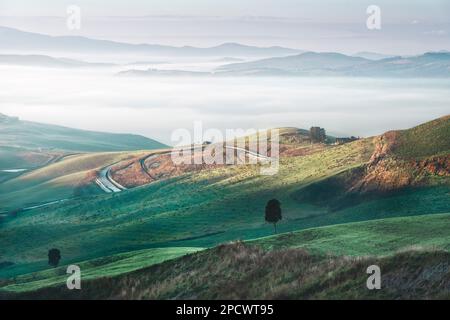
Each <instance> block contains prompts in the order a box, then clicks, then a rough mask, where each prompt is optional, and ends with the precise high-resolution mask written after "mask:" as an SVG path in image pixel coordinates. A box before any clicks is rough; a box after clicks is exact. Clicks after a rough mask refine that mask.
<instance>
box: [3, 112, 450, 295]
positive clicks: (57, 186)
mask: <svg viewBox="0 0 450 320" xmlns="http://www.w3.org/2000/svg"><path fill="white" fill-rule="evenodd" d="M433 123H434V126H430V125H427V124H426V125H424V126H420V127H417V128H413V129H411V130H407V131H401V132H398V133H396V134H395V135H393V136H394V137H395V139H396V140H395V141H388V142H387V143H391V145H389V148H386V149H387V150H388V151H386V150H384V151H383V150H381V149H382V147H383V143H385V141H383V140H382V139H381V140H380V137H377V138H376V139H373V138H367V139H361V140H358V141H355V142H352V143H348V144H344V145H323V146H321V148H319V149H315V152H313V153H311V154H306V155H302V156H295V157H282V158H281V160H280V169H279V172H278V173H277V174H276V175H274V176H263V175H261V174H260V171H259V169H260V167H259V166H258V165H247V166H225V167H217V168H214V169H208V170H203V171H199V172H191V173H186V174H184V175H182V176H178V177H174V178H170V179H167V180H163V181H158V182H155V183H152V184H149V185H146V186H141V187H137V188H134V189H129V190H125V191H123V192H120V193H117V194H102V193H101V192H100V190H99V188H98V187H97V186H96V185H95V184H94V183H93V182H92V181H90V182H89V181H88V182H87V183H86V180H85V178H86V176H87V175H89V174H92V172H95V171H96V170H98V169H100V168H102V167H105V166H108V165H111V164H112V163H116V162H118V161H121V160H125V159H131V158H133V157H136V156H140V155H144V154H148V151H135V152H120V153H89V154H81V155H72V156H68V157H66V158H64V159H62V160H61V161H58V162H55V163H52V164H49V165H47V166H45V167H43V168H40V169H37V170H34V171H31V172H28V173H25V174H22V175H20V176H19V177H17V178H14V179H10V180H8V181H6V182H3V183H0V208H2V207H3V208H16V207H23V206H26V205H27V204H34V203H39V202H40V201H41V202H42V201H44V200H45V201H51V200H58V199H62V198H69V199H68V200H67V201H65V202H62V203H56V204H53V205H50V206H47V207H44V208H39V209H33V210H28V211H22V212H16V214H14V215H4V214H3V215H2V216H1V217H0V219H1V220H0V237H1V239H2V246H1V247H0V279H3V280H2V284H1V285H2V287H3V290H7V291H27V292H28V291H30V290H36V289H39V288H42V289H39V290H44V291H45V290H47V289H45V288H46V287H48V286H56V289H51V290H56V291H51V290H50V289H49V290H50V291H48V292H47V291H45V292H46V293H45V294H47V293H48V294H50V296H51V292H53V293H55V292H57V290H59V289H58V286H57V285H58V284H61V282H62V281H63V279H64V277H65V274H64V273H63V271H64V268H63V267H61V268H58V269H50V270H49V268H48V265H47V252H48V250H49V249H50V248H58V249H60V250H61V253H62V260H61V265H67V264H71V263H79V262H80V261H84V262H82V263H81V264H82V265H83V266H84V267H85V268H86V277H87V278H85V279H86V280H88V290H87V291H84V292H83V294H89V292H90V293H91V294H92V295H91V296H89V297H90V298H92V297H98V298H114V297H119V296H120V297H122V296H121V293H120V292H115V294H116V295H117V296H108V295H107V293H105V292H103V293H102V290H100V289H101V288H102V286H106V287H107V288H110V287H111V283H110V282H112V283H117V284H118V285H119V288H120V284H123V282H125V283H126V281H136V282H138V284H136V285H137V286H138V287H139V286H143V285H144V284H145V285H148V286H150V287H152V288H153V289H152V290H155V291H151V290H150V291H145V290H144V287H142V290H143V291H141V292H140V293H139V294H137V295H136V296H134V295H133V294H130V293H129V292H127V290H126V289H124V290H125V291H124V292H126V294H125V296H123V298H172V297H179V294H180V292H181V293H182V292H183V288H185V290H186V297H191V296H192V297H197V296H199V297H205V298H217V297H222V298H226V297H228V296H227V295H228V294H229V292H227V291H223V290H222V291H221V289H220V288H219V287H217V286H218V284H220V283H221V281H219V280H217V279H220V277H225V278H227V277H231V275H232V274H233V273H236V272H240V271H242V270H241V269H240V268H241V266H240V265H236V261H235V260H233V259H234V258H230V257H229V256H227V254H231V257H233V256H234V255H235V254H238V255H239V254H240V253H239V252H240V250H243V252H244V253H245V252H247V253H248V254H249V255H250V256H251V254H253V253H254V254H255V257H258V259H261V261H266V259H269V257H270V255H274V256H280V257H281V258H282V259H287V260H286V261H287V265H286V266H282V268H284V269H283V270H284V271H283V276H280V278H277V279H278V280H277V281H275V282H273V285H274V288H273V290H272V291H270V290H269V291H270V292H271V296H260V295H258V294H257V292H258V290H263V289H265V288H264V285H263V284H262V283H260V282H258V281H265V280H267V279H266V278H265V277H266V276H267V275H264V276H262V277H260V278H259V277H257V279H258V280H257V281H256V280H255V281H256V282H255V284H254V288H253V289H251V290H250V291H248V292H247V294H248V296H247V297H260V298H267V297H280V296H281V297H282V296H283V295H288V296H289V297H294V298H298V297H302V296H304V297H322V294H323V295H325V296H327V295H328V294H330V297H335V296H336V295H335V294H336V293H333V292H332V291H329V290H335V289H336V290H337V288H341V289H342V287H340V286H341V285H344V286H345V285H347V284H342V283H341V284H339V286H330V287H328V286H327V287H326V288H323V290H322V291H320V290H319V291H317V290H318V288H320V286H319V287H315V286H316V285H317V281H319V282H320V281H333V278H330V277H331V276H330V275H329V273H330V272H331V271H330V270H331V269H330V268H331V267H330V265H329V264H328V263H329V262H327V260H326V259H327V258H326V257H333V258H332V259H333V264H336V266H337V267H336V270H338V271H336V272H342V274H343V276H342V277H343V279H344V278H345V279H347V280H348V281H350V282H351V275H352V274H353V273H352V272H353V271H352V272H350V273H349V270H353V269H352V268H356V266H359V265H360V264H359V263H360V260H358V259H363V260H364V261H369V260H370V259H378V258H379V259H384V260H383V261H385V262H386V263H387V264H388V265H391V270H392V272H393V274H395V273H396V272H397V273H398V272H400V270H399V269H397V268H398V267H402V268H403V267H405V268H406V265H399V266H395V265H393V260H394V256H395V257H396V258H395V259H400V260H401V261H403V262H404V263H405V264H408V263H411V262H414V261H416V259H418V257H419V256H424V257H428V258H429V260H426V261H428V262H429V263H430V267H432V266H434V264H435V263H440V262H439V261H441V260H442V259H444V258H446V257H447V254H448V252H447V251H448V250H449V243H450V236H449V233H448V228H449V223H450V218H449V212H450V201H449V199H450V197H449V195H450V183H449V179H448V178H449V175H448V174H447V173H446V172H445V170H447V169H446V168H448V167H446V165H447V164H446V163H444V164H443V167H442V168H438V169H439V170H440V171H423V175H424V177H426V179H425V178H424V179H422V180H417V181H415V183H410V184H409V185H407V186H405V185H404V184H398V183H397V181H398V177H400V178H402V177H403V176H402V175H399V176H397V173H398V172H400V173H402V170H405V172H406V171H408V172H407V173H408V174H410V173H411V172H414V171H412V169H411V168H415V167H414V166H415V165H417V162H414V161H416V159H421V160H420V161H422V160H426V157H434V156H444V158H443V159H446V158H445V156H447V155H448V150H449V149H448V142H446V141H449V140H444V141H440V142H439V143H437V144H436V147H430V146H428V145H427V144H426V143H422V142H421V141H418V140H420V139H419V138H418V135H419V136H420V133H421V132H422V133H423V132H426V134H427V137H435V138H436V137H437V138H439V139H441V138H442V137H444V138H445V137H447V135H448V134H447V128H448V126H449V118H448V117H446V118H443V119H441V120H439V121H437V122H436V121H435V122H433ZM424 128H425V129H424ZM291 131H292V130H290V132H291ZM424 134H425V133H424ZM416 140H417V141H418V143H417V144H416V145H414V146H413V147H411V149H407V148H406V147H405V145H413V144H414V142H415V141H416ZM380 141H381V142H380ZM293 143H295V141H294V142H293ZM302 147H305V148H308V146H307V145H304V146H302ZM310 147H311V148H314V146H312V145H311V146H310ZM380 150H381V151H382V152H381V151H380ZM402 150H403V151H402ZM405 150H409V151H408V152H406V151H405ZM383 152H384V153H385V154H384V155H383ZM375 153H378V154H380V155H382V156H383V157H384V158H382V159H381V160H380V159H375V160H374V157H373V155H374V154H375ZM380 157H381V156H380ZM424 157H425V158H424ZM386 163H389V166H386ZM433 165H434V164H433ZM396 166H398V167H396ZM377 170H378V171H377ZM414 170H416V169H414ZM417 170H418V169H417ZM424 170H425V169H424ZM427 170H428V169H427ZM373 172H375V173H377V172H381V173H382V175H378V176H376V178H377V179H378V178H380V177H381V179H385V180H386V181H387V182H388V183H390V182H391V181H393V183H391V184H389V186H390V188H389V189H381V188H380V189H375V190H374V189H368V190H369V191H367V190H366V189H363V188H361V189H360V191H355V190H356V189H354V190H353V191H351V192H350V191H349V188H351V187H352V186H354V185H358V184H362V183H363V182H364V181H365V180H364V179H369V178H371V177H372V178H373V175H372V176H371V174H372V173H373ZM433 172H439V174H437V173H433ZM367 177H369V178H367ZM392 177H394V178H392ZM406 177H408V176H406ZM83 181H84V184H83V183H82V182H83ZM381 181H382V182H383V183H384V180H381ZM80 184H81V185H82V188H78V186H80ZM380 185H383V184H380ZM375 186H377V184H375ZM396 186H398V187H396ZM75 190H78V192H75ZM273 198H276V199H278V200H280V202H281V204H282V209H283V219H282V221H281V222H279V224H278V230H279V232H281V233H282V234H280V235H277V236H273V226H272V225H269V224H267V223H265V221H264V207H265V205H266V203H267V201H268V200H270V199H273ZM5 203H6V204H7V205H5ZM0 211H1V210H0ZM236 240H243V241H247V244H245V245H243V247H242V246H241V245H237V249H236V250H237V253H236V252H231V253H230V252H228V253H227V254H226V255H225V256H224V257H221V256H220V252H221V251H220V250H221V249H220V248H222V246H220V244H222V243H227V242H229V241H236ZM238 243H240V242H238ZM218 245H219V247H216V246H218ZM231 247H232V248H233V246H231ZM199 248H209V249H208V250H205V251H202V252H199V253H195V254H192V255H189V256H188V257H182V258H177V257H179V256H180V255H184V254H186V253H190V252H193V251H196V250H200V249H199ZM233 250H234V249H232V251H233ZM286 250H287V251H289V252H290V253H292V254H293V255H294V256H296V255H297V256H298V257H299V259H300V260H301V259H303V258H302V257H304V258H305V259H306V260H305V261H306V262H305V263H307V264H306V265H305V268H306V269H307V270H311V272H312V273H311V274H314V272H313V271H314V270H315V269H314V268H315V267H317V268H318V270H320V272H321V273H320V274H318V275H317V279H313V278H311V279H309V280H308V281H310V282H307V283H308V285H307V286H306V287H308V286H313V287H314V290H313V289H311V292H309V293H308V292H303V291H301V290H300V289H299V288H297V289H295V290H292V292H291V293H289V290H288V289H286V288H285V287H283V286H288V283H289V281H288V280H289V279H291V277H294V276H295V275H297V276H298V275H299V272H300V271H299V270H297V269H295V261H293V260H290V258H289V257H285V253H284V252H285V251H286ZM305 250H306V251H305ZM399 251H400V252H399ZM403 251H405V252H406V253H403ZM247 253H246V254H247ZM217 254H219V257H221V258H223V260H220V259H219V261H214V257H215V256H216V257H217ZM283 257H284V258H283ZM348 257H351V258H348ZM361 257H364V258H361ZM428 258H427V259H428ZM186 259H187V260H186ZM205 259H206V260H205ZM229 259H231V260H229ZM243 259H244V260H245V263H249V264H250V265H249V268H250V269H251V270H253V271H251V272H255V273H258V271H257V268H256V266H254V265H253V262H252V261H251V259H250V258H249V256H245V257H244V258H243ZM247 259H250V260H249V261H247ZM282 259H281V260H282ZM324 259H325V260H324ZM346 259H347V260H346ZM402 259H404V260H402ZM166 260H167V261H166ZM99 261H100V262H99ZM163 261H166V262H164V263H160V262H163ZM220 261H222V262H223V263H225V266H222V265H217V264H218V263H219V262H220ZM428 262H427V263H428ZM208 263H210V264H211V265H209V264H208ZM270 265H271V267H273V268H275V267H276V266H275V265H273V263H272V262H270ZM412 265H414V264H412ZM142 268H144V269H142ZM146 268H148V270H150V269H151V270H156V271H155V273H154V274H153V271H152V274H148V271H147V269H146ZM214 268H218V269H217V270H219V271H218V273H217V278H215V275H216V274H215V273H212V274H205V275H203V274H202V273H201V272H200V271H202V272H206V271H205V270H210V269H214ZM236 268H237V269H236ZM140 269H142V270H140ZM250 269H249V270H250ZM195 270H197V271H195ZM264 270H265V272H267V273H269V271H270V270H269V269H268V268H267V269H264ZM190 271H192V273H190ZM196 272H200V273H196ZM251 272H250V273H248V274H245V273H244V274H243V275H242V279H241V280H239V281H242V282H243V281H244V279H246V280H245V281H247V282H246V283H252V282H251V276H252V273H251ZM289 272H291V274H289ZM195 274H197V278H195V277H194V275H195ZM135 275H136V277H135ZM157 276H159V277H160V278H161V279H162V280H161V282H165V283H164V284H163V285H162V284H160V283H159V282H158V281H159V278H158V277H157ZM139 277H143V278H142V279H144V280H142V281H141V280H140V278H139ZM173 277H176V279H177V281H178V282H177V281H175V282H174V283H171V282H170V279H172V278H173ZM178 277H179V278H178ZM248 277H250V278H248ZM283 277H284V278H283ZM203 278H204V280H205V281H206V283H208V285H207V286H206V287H205V288H204V291H201V289H202V288H201V286H199V287H198V288H197V287H196V285H197V284H196V285H194V286H193V288H194V289H193V291H192V290H191V291H189V290H188V289H187V288H189V285H190V284H192V283H191V282H192V281H193V282H195V283H197V281H200V280H201V279H203ZM358 279H359V280H361V279H362V278H358ZM347 280H346V281H347ZM214 281H217V283H215V282H214ZM249 281H250V282H249ZM411 281H413V280H411ZM159 285H162V286H163V288H159V287H158V286H159ZM235 285H236V286H238V283H236V284H235ZM241 285H242V284H241ZM275 287H278V288H275ZM89 288H90V289H89ZM195 288H196V289H195ZM427 288H428V287H427ZM94 289H95V290H99V293H98V294H96V293H94V291H92V290H94ZM219 289H220V290H219ZM394 289H395V290H396V288H393V290H394ZM397 289H398V288H397ZM90 290H91V291H90ZM196 290H198V291H196ZM214 290H218V291H217V292H216V293H214V292H215V291H214ZM230 290H231V288H230ZM277 290H278V291H277ZM299 290H300V291H299ZM395 290H394V291H391V293H390V294H395V292H396V291H395ZM427 290H428V291H427V292H429V293H430V295H432V297H437V296H439V292H434V291H432V290H431V289H427ZM42 292H43V291H42ZM42 292H41V293H42ZM53 293H52V294H53ZM59 293H60V294H63V295H64V294H65V293H61V292H59ZM219 293H220V294H223V296H220V295H219ZM347 293H348V294H349V295H350V296H351V295H352V294H355V295H358V294H362V293H361V292H359V291H355V292H353V293H352V291H351V290H348V291H347ZM216 294H217V296H216ZM400 294H401V295H402V296H405V297H406V296H407V292H406V291H405V292H403V291H402V292H401V293H400ZM181 296H183V295H181ZM327 297H328V296H327Z"/></svg>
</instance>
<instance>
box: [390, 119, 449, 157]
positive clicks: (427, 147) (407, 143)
mask: <svg viewBox="0 0 450 320" xmlns="http://www.w3.org/2000/svg"><path fill="white" fill-rule="evenodd" d="M399 134H400V136H399V141H398V146H397V147H396V148H395V149H394V152H395V154H397V155H399V156H401V157H403V158H423V157H427V156H434V155H448V154H450V115H449V116H445V117H442V118H439V119H436V120H433V121H430V122H427V123H425V124H422V125H419V126H417V127H414V128H411V129H408V130H402V131H400V132H399Z"/></svg>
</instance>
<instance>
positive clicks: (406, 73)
mask: <svg viewBox="0 0 450 320" xmlns="http://www.w3.org/2000/svg"><path fill="white" fill-rule="evenodd" d="M215 74H216V75H229V76H230V75H254V76H257V75H286V76H344V77H347V76H351V77H399V78H402V77H438V78H441V77H446V78H447V77H449V76H450V54H449V53H445V52H428V53H425V54H423V55H419V56H413V57H392V58H385V59H380V60H375V61H374V60H369V59H365V58H361V57H354V56H347V55H344V54H339V53H333V52H324V53H317V52H306V53H301V54H298V55H294V56H288V57H278V58H269V59H263V60H257V61H251V62H243V63H233V64H228V65H225V66H222V67H219V68H218V69H217V72H216V73H215Z"/></svg>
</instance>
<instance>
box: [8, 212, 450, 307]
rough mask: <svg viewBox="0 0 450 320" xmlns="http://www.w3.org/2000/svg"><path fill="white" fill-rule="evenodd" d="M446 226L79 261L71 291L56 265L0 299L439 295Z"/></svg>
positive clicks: (329, 232) (412, 222)
mask: <svg viewBox="0 0 450 320" xmlns="http://www.w3.org/2000/svg"><path fill="white" fill-rule="evenodd" d="M449 227H450V214H436V215H424V216H415V217H402V218H391V219H382V220H376V221H366V222H361V223H350V224H344V225H335V226H329V227H320V228H314V229H308V230H303V231H297V232H293V233H285V234H280V235H276V236H270V237H265V238H260V239H255V240H252V241H248V242H246V243H242V242H237V243H231V244H226V245H220V246H218V247H215V248H213V249H208V250H202V249H200V248H183V247H181V248H165V249H162V248H158V249H150V250H141V251H136V252H128V253H126V254H119V255H114V256H111V257H106V258H100V259H94V260H91V261H86V262H82V263H80V264H79V265H80V267H81V270H82V277H83V278H82V279H83V281H82V286H83V290H81V291H80V292H77V293H73V292H69V291H68V290H67V289H65V280H66V279H67V275H66V274H65V267H60V268H57V269H50V270H45V271H41V272H37V273H33V274H28V275H23V276H18V277H17V278H16V279H14V280H8V281H4V283H3V284H2V285H1V289H0V297H1V294H2V293H3V294H4V295H5V296H6V297H11V294H14V293H19V294H20V293H21V294H23V296H21V295H18V296H15V297H23V298H40V299H42V298H45V299H52V298H53V299H54V298H84V299H86V298H87V299H107V298H114V299H116V298H123V299H173V298H187V299H193V298H200V299H249V298H251V299H274V298H275V299H278V298H289V299H299V298H301V299H304V298H334V299H335V298H350V299H361V298H365V299H366V298H368V299H373V298H390V299H391V298H397V299H398V298H448V297H449V296H448V295H449V293H448V292H447V293H446V292H445V290H444V289H443V288H445V286H447V285H448V284H450V277H449V276H448V272H447V271H448V261H449V260H448V259H449V258H450V253H449V250H450V234H449V233H448V229H449ZM186 254H188V255H186ZM372 264H377V265H379V266H380V267H381V269H382V279H383V290H381V291H378V292H377V291H369V290H367V289H366V287H365V281H366V279H367V274H366V272H365V270H366V268H367V267H368V266H369V265H372ZM446 265H447V271H446V269H445V266H446ZM389 279H391V280H389ZM394 280H395V281H397V282H398V283H395V282H394Z"/></svg>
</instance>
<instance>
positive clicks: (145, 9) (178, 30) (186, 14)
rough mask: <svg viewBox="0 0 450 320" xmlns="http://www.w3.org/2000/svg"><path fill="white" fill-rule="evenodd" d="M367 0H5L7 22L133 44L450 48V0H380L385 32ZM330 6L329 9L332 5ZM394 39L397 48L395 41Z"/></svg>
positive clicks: (0, 15) (1, 15) (0, 10)
mask: <svg viewBox="0 0 450 320" xmlns="http://www.w3.org/2000/svg"><path fill="white" fill-rule="evenodd" d="M73 4H75V5H77V6H79V7H80V9H81V29H79V30H69V29H68V28H67V27H66V19H67V12H66V10H67V7H68V6H69V5H73ZM371 4H372V3H369V2H365V1H350V2H349V1H345V2H344V1H330V0H327V1H322V2H321V3H318V2H315V1H311V0H298V1H293V0H281V1H276V2H274V1H270V0H264V1H255V0H246V1H235V0H232V1H226V2H225V1H215V2H214V3H207V2H205V1H203V0H193V1H190V2H189V3H186V2H183V1H180V0H171V1H160V0H153V1H142V0H130V1H128V2H127V3H126V4H125V3H123V2H122V3H121V2H119V1H104V0H97V1H86V0H79V1H77V2H76V3H72V2H71V1H66V0H64V1H54V0H44V1H41V2H40V5H39V6H30V5H27V3H26V1H24V0H14V1H12V0H4V1H2V3H1V4H0V25H3V26H7V27H13V28H18V29H22V30H25V31H30V32H38V33H43V34H50V35H75V36H86V37H91V38H96V39H106V40H114V41H121V42H127V43H154V44H163V45H173V46H185V45H190V46H197V47H210V46H215V45H219V44H222V43H227V42H238V43H242V44H247V45H257V46H272V45H277V46H284V47H290V48H294V49H301V50H312V51H337V52H342V53H347V54H349V53H355V52H360V51H373V52H379V53H384V54H403V55H410V54H419V53H423V52H426V51H438V50H450V22H449V20H448V15H447V13H448V12H450V3H449V2H448V1H444V0H431V1H426V2H425V1H406V0H400V1H395V2H393V1H388V0H380V1H377V3H376V5H377V6H379V7H380V10H381V19H382V20H381V22H382V24H381V29H380V30H369V29H367V27H366V20H367V17H368V15H367V13H366V10H367V7H368V6H369V5H371ZM325 8H326V9H325ZM392 43H395V46H392Z"/></svg>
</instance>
